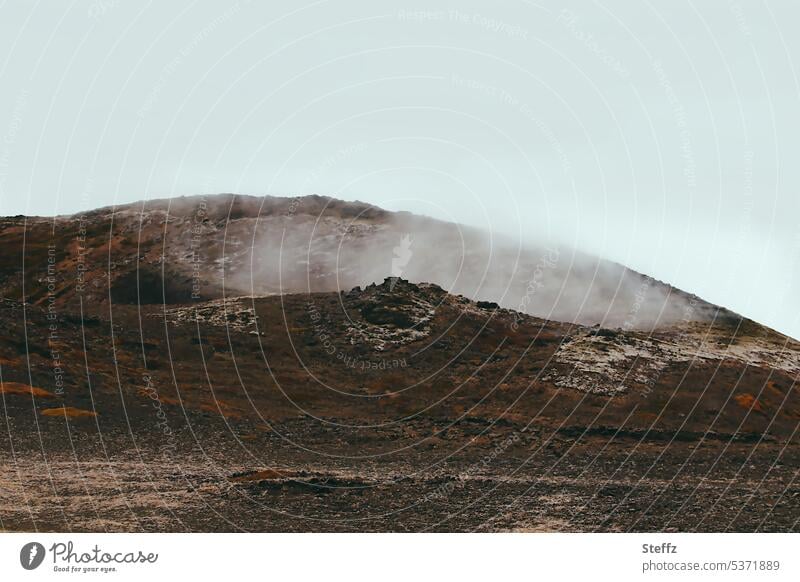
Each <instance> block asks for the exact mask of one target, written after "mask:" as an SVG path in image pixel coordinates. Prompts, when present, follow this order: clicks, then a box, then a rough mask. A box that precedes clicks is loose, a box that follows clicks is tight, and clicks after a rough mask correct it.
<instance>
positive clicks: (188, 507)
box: [0, 198, 800, 531]
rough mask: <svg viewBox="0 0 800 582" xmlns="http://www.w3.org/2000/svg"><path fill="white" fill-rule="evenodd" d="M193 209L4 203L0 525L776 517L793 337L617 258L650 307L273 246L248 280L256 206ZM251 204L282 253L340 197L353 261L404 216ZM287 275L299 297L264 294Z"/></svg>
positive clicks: (420, 525) (594, 525) (638, 524)
mask: <svg viewBox="0 0 800 582" xmlns="http://www.w3.org/2000/svg"><path fill="white" fill-rule="evenodd" d="M217 202H219V204H217V205H216V206H214V205H213V204H206V208H205V210H204V214H203V215H202V216H203V218H201V219H200V220H198V219H197V215H196V211H197V200H184V201H182V202H179V201H175V202H173V203H171V207H170V209H169V212H168V211H167V209H166V208H158V207H157V205H155V206H154V207H153V208H150V210H149V211H148V212H147V213H145V214H142V213H141V211H140V209H139V210H137V209H134V208H127V209H122V210H118V211H115V212H112V211H111V210H109V209H105V210H100V211H96V212H95V213H88V214H87V215H86V216H84V217H83V218H74V217H70V218H60V219H57V220H56V221H55V222H53V220H52V219H31V218H28V219H25V218H19V217H17V218H8V219H4V222H3V228H2V231H0V240H2V242H3V245H4V246H3V248H4V250H6V251H7V252H6V253H4V254H3V257H2V260H1V261H0V262H2V280H1V281H0V289H2V291H3V293H4V295H5V297H4V298H3V300H2V303H0V324H2V325H0V402H2V406H3V412H4V419H5V424H6V430H4V431H0V456H1V457H2V461H3V462H2V463H0V465H2V466H3V467H5V468H6V469H5V470H3V471H0V527H2V528H4V529H55V530H111V531H132V530H147V531H165V530H169V531H172V530H179V531H182V530H200V531H212V530H213V531H217V530H223V531H230V530H239V529H246V530H261V531H309V530H312V531H319V530H325V531H328V530H331V531H365V530H367V531H386V530H393V531H408V530H428V529H437V530H459V531H461V530H474V529H485V530H489V531H495V530H560V531H575V530H601V531H609V530H613V531H617V530H645V531H653V530H659V531H660V530H664V529H678V530H681V531H691V530H711V531H720V530H728V529H732V530H736V531H755V530H759V529H768V530H775V531H791V530H792V528H795V527H796V526H797V523H798V521H797V520H798V517H800V515H798V509H797V508H798V505H797V499H798V498H800V497H798V496H800V492H798V490H797V484H796V471H797V467H798V466H799V465H798V463H800V442H798V432H797V429H798V425H799V423H800V399H798V393H797V385H796V380H797V376H798V373H800V345H799V344H798V343H797V342H795V341H794V340H791V339H790V338H787V337H785V336H782V335H780V334H778V333H776V332H774V331H771V330H769V329H767V328H765V327H763V326H760V325H758V324H756V323H754V322H752V321H749V320H746V319H743V318H740V317H738V316H736V315H734V314H732V313H729V312H726V311H724V310H718V309H716V308H714V307H713V306H708V305H707V304H704V303H703V302H701V301H700V300H698V299H697V298H693V297H690V296H688V295H685V294H681V293H679V292H675V291H674V290H670V289H669V288H667V287H665V286H661V285H660V284H658V283H656V282H652V281H650V282H648V280H647V279H646V278H643V277H641V276H639V275H636V277H638V278H640V279H641V280H642V281H644V282H645V283H647V284H648V285H649V287H648V289H655V290H661V291H663V292H664V293H665V295H664V297H666V298H667V302H671V301H673V299H674V300H675V301H676V303H675V307H676V308H677V307H678V303H681V304H682V305H681V306H680V310H681V314H682V315H681V317H680V318H679V319H678V320H675V321H671V322H669V323H668V322H666V321H661V322H660V325H658V326H655V327H654V326H653V325H652V324H653V323H655V321H651V322H650V325H647V326H644V329H639V328H638V327H637V326H635V325H633V324H630V322H629V321H628V320H626V321H623V322H622V324H621V325H619V326H615V327H601V326H597V325H583V324H577V323H573V322H571V321H567V322H558V321H553V320H552V319H546V318H540V317H535V316H532V315H528V314H525V313H521V312H520V311H518V310H514V309H508V308H506V307H505V306H504V303H503V302H501V301H500V300H499V299H500V298H499V297H498V298H494V299H493V298H492V297H482V296H480V294H467V293H461V294H459V293H458V292H455V291H453V290H447V289H445V288H443V287H442V286H441V285H440V284H437V283H435V282H422V281H410V280H409V279H408V278H407V277H406V276H405V275H404V276H402V277H399V276H394V277H393V276H390V277H387V278H381V279H380V280H379V281H378V282H377V283H375V282H372V281H369V282H367V283H364V282H361V283H360V284H356V285H353V286H352V287H342V282H343V281H350V280H351V279H353V278H356V277H357V275H356V273H355V271H353V272H349V271H347V269H344V268H342V269H340V270H337V271H334V272H333V273H332V275H331V277H326V276H323V275H325V271H324V269H327V268H328V267H329V266H330V265H329V263H326V262H324V261H323V262H318V263H316V264H317V265H318V266H319V265H322V266H320V267H319V269H322V270H320V271H315V270H314V269H310V268H309V264H310V263H308V262H306V263H302V262H296V263H293V265H294V266H293V267H292V268H291V269H289V270H288V271H285V270H283V263H282V259H279V263H278V267H276V270H274V271H273V270H271V269H267V271H266V272H265V273H266V274H265V275H264V278H263V279H259V281H260V282H259V285H260V286H259V287H258V288H257V289H256V288H255V285H254V289H253V291H257V292H254V293H251V294H249V295H248V294H247V293H246V291H247V289H246V285H244V286H242V287H232V286H231V285H229V282H230V281H235V280H236V279H237V276H238V275H240V274H241V273H240V272H239V270H240V269H244V270H247V265H248V263H249V262H250V259H249V258H248V257H249V256H250V251H249V250H247V249H250V248H251V246H252V245H251V243H248V242H247V240H246V238H247V237H246V234H247V233H251V234H250V235H249V236H251V237H252V236H253V235H252V233H253V232H255V233H256V234H258V233H259V232H261V231H260V230H259V229H260V227H258V226H256V225H257V224H258V223H259V222H260V221H261V218H259V216H260V214H263V209H262V208H261V205H262V202H264V201H263V200H260V199H247V198H245V199H240V198H236V199H234V198H221V199H217ZM267 202H269V203H270V204H272V205H273V206H272V210H271V211H270V212H271V214H269V215H268V217H271V219H269V220H266V222H268V223H269V224H271V225H272V226H271V227H270V228H268V229H266V231H265V232H268V233H270V234H269V236H271V237H276V238H277V239H278V240H281V239H282V240H284V241H286V240H290V239H291V241H292V242H291V244H290V245H289V247H288V248H289V249H290V250H291V251H292V252H293V253H294V254H295V255H298V256H300V255H303V254H305V256H307V257H309V256H312V254H310V251H309V250H308V248H312V249H314V248H318V249H323V248H324V249H332V248H336V245H338V244H342V245H345V244H347V240H348V239H347V236H348V235H347V234H344V235H342V234H341V233H339V231H338V230H337V228H339V227H341V226H342V225H343V224H350V223H351V222H352V221H353V219H354V218H355V217H364V218H363V222H364V224H367V225H369V228H367V227H364V229H363V233H365V234H363V238H361V239H357V240H360V241H361V243H360V244H361V245H363V246H364V248H365V249H369V250H370V252H372V253H378V252H379V251H380V252H383V251H381V250H380V249H381V248H383V247H381V244H382V243H381V242H380V241H382V240H384V241H386V244H387V245H388V244H390V243H389V242H388V241H389V240H391V238H392V237H393V236H394V234H397V233H399V232H401V231H402V230H403V229H404V228H405V226H406V224H403V227H402V228H398V227H397V225H396V224H395V223H394V222H393V221H395V220H397V219H398V218H397V217H396V216H392V215H389V214H388V213H384V212H383V211H381V210H378V209H375V208H372V207H368V206H364V205H352V204H344V203H337V202H335V201H330V200H327V199H316V198H315V199H304V200H300V201H294V202H292V201H267ZM292 203H294V204H296V205H295V206H291V205H290V204H292ZM312 203H315V204H318V205H319V207H317V208H316V209H314V210H313V213H315V214H314V216H316V217H321V218H320V220H321V221H322V222H330V225H329V226H330V229H329V230H328V231H326V232H327V233H328V236H329V237H331V238H330V239H325V238H324V237H323V239H324V240H323V241H322V242H320V243H319V244H320V245H321V246H319V247H315V246H314V245H315V244H317V243H316V242H314V241H315V240H316V239H315V238H313V237H312V239H313V240H312V242H311V245H310V247H302V249H303V252H299V251H298V250H297V248H296V245H298V244H301V243H300V242H298V241H299V240H301V239H302V240H306V239H305V238H303V237H305V236H306V235H307V234H308V232H311V231H312V230H313V228H312V229H311V230H308V229H307V227H302V228H300V229H299V230H298V231H297V232H299V233H300V234H297V233H294V234H289V232H288V230H289V229H288V226H287V225H290V224H292V223H291V221H292V220H294V219H298V220H299V222H300V224H306V223H307V222H309V221H311V218H310V216H311V215H312V214H308V215H303V216H306V218H303V219H300V218H299V217H300V216H301V211H300V208H301V205H302V204H312ZM173 206H174V207H175V209H177V210H175V211H173V210H174V209H173V208H172V207H173ZM310 212H311V211H310ZM228 213H230V217H229V216H228ZM359 220H362V219H359ZM413 220H422V221H424V219H413ZM198 224H199V225H201V226H200V227H199V228H200V230H199V232H200V233H201V234H202V235H203V236H205V237H206V238H205V239H202V240H203V242H202V243H197V242H195V241H194V239H193V238H192V236H194V235H193V234H192V233H193V232H195V231H193V230H192V229H193V228H194V227H195V226H197V225H198ZM359 224H360V223H359ZM336 225H338V226H336ZM387 225H388V226H387ZM240 227H241V229H242V230H237V229H239V228H240ZM284 227H287V228H286V231H284ZM373 227H374V228H373ZM308 228H310V227H308ZM442 228H445V229H446V228H450V227H447V226H443V227H442ZM53 229H55V230H53ZM276 229H278V232H277V233H276ZM304 229H306V230H304ZM83 231H85V232H83ZM76 232H77V233H78V234H77V235H76ZM231 232H236V233H238V234H236V235H235V236H234V235H232V234H230V233H231ZM376 232H383V233H384V234H382V235H376V234H375V233H376ZM187 233H188V234H187ZM337 233H338V234H337ZM369 233H372V234H369ZM387 233H389V234H387ZM187 236H188V237H189V238H186V237H187ZM265 236H266V235H265ZM297 237H301V238H297ZM54 241H55V242H54ZM232 241H238V242H237V243H236V244H234V243H233V242H232ZM264 244H266V243H264ZM49 245H53V246H52V247H50V246H49ZM193 245H194V246H193ZM257 248H259V249H262V250H263V249H264V248H270V247H269V245H267V246H260V245H259V246H257ZM436 248H437V249H438V250H440V251H441V252H444V251H445V250H447V249H448V247H447V246H446V245H445V244H444V243H442V245H440V246H439V247H436ZM231 249H233V250H231ZM362 250H363V249H362ZM401 251H402V249H401ZM190 252H191V253H195V252H196V253H197V254H198V255H199V256H200V259H198V260H195V258H194V257H195V256H196V255H194V254H188V253H190ZM315 252H316V251H315ZM331 252H333V251H331ZM401 254H402V253H401ZM419 254H421V255H422V256H423V257H425V256H426V255H431V254H432V253H431V252H430V251H428V252H426V253H419ZM394 255H395V257H396V256H397V255H398V253H394ZM280 256H282V255H280V254H279V255H278V257H280ZM313 256H315V257H317V258H319V259H320V260H322V258H324V254H323V255H316V254H315V255H313ZM358 256H359V254H358V253H354V254H352V255H350V259H349V262H348V263H346V264H347V265H350V267H352V268H353V269H356V267H358V266H359V260H357V258H358ZM364 256H366V255H362V259H360V260H361V261H367V259H366V258H363V257H364ZM414 256H415V257H416V256H417V254H415V255H414ZM437 256H438V253H437ZM388 258H389V266H388V268H389V269H390V270H391V268H392V264H391V257H388ZM413 260H414V259H413V258H412V259H411V260H409V261H408V262H407V263H406V265H405V266H406V267H408V266H409V265H411V264H412V261H413ZM436 260H438V259H436V258H435V257H434V258H433V263H432V264H434V265H437V263H436ZM442 260H444V259H442ZM376 264H377V263H376ZM421 264H424V263H421ZM298 265H299V266H298ZM323 267H324V269H323ZM376 268H377V267H376ZM497 268H498V269H500V268H501V267H500V266H498V267H497ZM557 268H558V267H557V266H554V267H553V269H554V270H555V269H557ZM615 268H616V267H614V266H609V267H608V269H609V270H611V271H613V269H615ZM48 269H49V270H48ZM620 272H621V271H620ZM299 273H302V275H303V276H302V277H300V278H301V279H303V280H304V281H305V284H307V285H308V286H309V287H311V288H312V289H313V290H314V292H312V293H309V292H308V291H307V290H305V291H299V292H296V293H278V291H280V290H281V289H283V287H282V286H281V285H282V282H283V281H284V275H287V274H294V275H297V276H299V275H298V274H299ZM315 273H318V274H319V276H317V275H315ZM347 273H349V274H347ZM625 273H627V274H626V275H624V277H628V276H634V275H635V274H631V273H630V272H629V271H625ZM337 276H338V277H339V281H338V282H336V279H337ZM358 276H361V275H360V274H359V275H358ZM109 283H110V284H109ZM295 284H296V285H298V286H300V283H297V282H295ZM273 285H277V286H273ZM327 285H330V286H331V287H332V288H331V289H328V288H326V286H327ZM293 289H294V290H296V291H297V290H298V289H297V288H293ZM320 289H322V290H320ZM231 290H234V291H235V292H231V293H229V291H231ZM661 291H659V293H660V292H661ZM592 292H593V291H592ZM193 295H194V297H193ZM23 298H24V300H25V301H24V302H23V301H22V300H23ZM640 299H641V294H638V295H637V297H634V299H633V300H634V303H633V304H632V306H628V307H627V309H628V315H627V316H626V317H631V318H635V315H636V314H637V313H638V312H637V311H636V305H638V306H639V307H640V308H643V306H644V305H645V303H644V300H640ZM626 301H627V299H626ZM612 303H613V301H612ZM530 305H533V303H531V304H530ZM581 317H582V316H581ZM577 319H580V317H577Z"/></svg>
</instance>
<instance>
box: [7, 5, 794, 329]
mask: <svg viewBox="0 0 800 582" xmlns="http://www.w3.org/2000/svg"><path fill="white" fill-rule="evenodd" d="M262 4H263V6H262ZM490 4H491V5H490ZM498 4H500V3H487V2H465V1H464V0H459V1H458V2H455V1H454V2H442V1H438V0H426V1H425V2H418V3H413V2H379V1H373V0H360V1H335V2H324V1H320V2H313V3H306V2H304V1H303V0H300V1H293V2H275V1H268V2H263V3H261V2H245V1H240V2H238V3H227V2H217V3H211V2H149V3H148V2H138V1H137V2H131V1H127V0H93V1H89V2H71V3H70V2H55V1H51V2H46V3H45V2H35V1H32V0H24V1H23V0H11V1H10V2H5V3H4V4H3V5H2V7H1V8H0V87H2V91H0V213H2V214H6V215H9V214H40V215H51V214H64V213H73V212H77V211H79V210H82V209H88V208H94V207H98V206H105V205H110V204H115V203H116V204H118V203H124V202H131V201H135V200H139V199H142V198H153V197H165V196H177V195H184V194H199V193H215V192H240V193H247V194H274V195H287V196H291V195H296V194H306V193H319V194H327V195H331V196H336V197H340V198H344V199H359V200H364V201H367V202H372V203H374V204H378V205H381V206H384V207H386V208H390V209H404V210H411V211H414V212H419V213H423V214H427V215H431V216H435V217H440V218H444V219H448V220H453V221H458V222H464V223H469V224H475V225H479V226H482V227H485V228H490V229H493V230H495V231H498V232H504V233H510V234H513V235H521V236H522V237H524V238H528V237H540V238H541V237H548V238H551V239H557V240H559V241H561V242H562V243H567V244H573V245H576V246H578V247H580V248H582V249H585V250H587V251H589V252H592V253H595V254H599V255H602V256H604V257H608V258H611V259H614V260H616V261H619V262H621V263H624V264H627V265H629V266H631V267H633V268H635V269H637V270H639V271H642V272H645V273H647V274H650V275H653V276H655V277H656V278H658V279H662V280H665V281H668V282H670V283H673V284H675V285H678V286H680V287H682V288H684V289H686V290H688V291H691V292H694V293H697V294H699V295H701V296H702V297H704V298H706V299H708V300H710V301H713V302H715V303H719V304H722V305H725V306H727V307H730V308H732V309H734V310H736V311H738V312H740V313H743V314H745V315H747V316H749V317H752V318H754V319H756V320H758V321H760V322H762V323H765V324H767V325H770V326H771V327H774V328H776V329H779V330H781V331H783V332H785V333H789V334H791V335H793V336H794V337H798V338H800V230H799V229H798V216H799V215H800V212H799V211H800V193H799V192H798V186H800V163H798V154H800V147H798V146H800V82H799V81H798V72H799V71H798V68H800V59H798V57H800V38H798V35H797V33H796V27H797V24H798V22H800V6H799V5H798V3H797V2H796V1H794V0H785V1H784V0H771V1H769V2H758V1H753V2H744V1H736V0H711V1H709V0H704V1H702V2H700V1H697V2H684V1H681V0H675V1H670V2H658V3H656V2H648V1H646V0H645V1H643V0H630V1H608V2H605V1H604V2H589V1H584V2H567V3H566V4H565V3H564V2H561V1H558V2H556V1H547V2H527V1H522V0H509V1H507V2H503V3H502V5H500V6H498ZM399 5H404V6H405V8H402V9H401V8H399V7H398V6H399Z"/></svg>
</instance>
